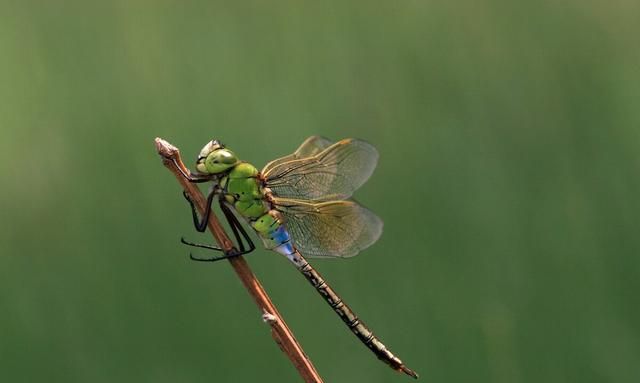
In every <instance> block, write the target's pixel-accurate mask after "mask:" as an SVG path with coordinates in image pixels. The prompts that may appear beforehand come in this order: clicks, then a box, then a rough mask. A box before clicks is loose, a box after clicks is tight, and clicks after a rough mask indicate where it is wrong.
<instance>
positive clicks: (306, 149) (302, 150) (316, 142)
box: [261, 136, 333, 174]
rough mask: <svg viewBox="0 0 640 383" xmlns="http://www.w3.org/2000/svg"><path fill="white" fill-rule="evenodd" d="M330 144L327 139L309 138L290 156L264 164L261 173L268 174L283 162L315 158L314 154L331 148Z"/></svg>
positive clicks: (319, 137) (331, 142)
mask: <svg viewBox="0 0 640 383" xmlns="http://www.w3.org/2000/svg"><path fill="white" fill-rule="evenodd" d="M331 144H333V141H330V140H329V139H327V138H324V137H321V136H311V137H309V138H307V139H306V140H304V142H303V143H302V144H301V145H300V147H298V149H296V151H295V152H293V153H292V154H289V155H288V156H284V157H281V158H278V159H275V160H273V161H271V162H269V163H268V164H266V165H265V167H264V168H263V169H262V172H261V173H262V174H264V173H268V172H269V171H270V170H271V169H272V168H273V167H275V166H276V165H280V164H282V163H283V162H288V161H292V160H299V159H300V158H306V157H311V156H315V155H316V154H318V153H320V152H321V151H323V150H324V149H326V148H328V147H329V146H331Z"/></svg>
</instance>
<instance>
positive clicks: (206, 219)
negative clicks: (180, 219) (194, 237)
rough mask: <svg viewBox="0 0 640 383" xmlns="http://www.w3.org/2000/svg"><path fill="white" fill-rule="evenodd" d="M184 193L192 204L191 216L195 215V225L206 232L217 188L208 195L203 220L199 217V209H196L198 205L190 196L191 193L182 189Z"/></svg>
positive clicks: (200, 230) (197, 228)
mask: <svg viewBox="0 0 640 383" xmlns="http://www.w3.org/2000/svg"><path fill="white" fill-rule="evenodd" d="M182 195H183V196H184V198H185V199H186V200H187V202H189V206H191V216H192V217H193V226H194V227H195V228H196V230H198V231H199V232H200V233H204V231H205V230H206V229H207V223H209V215H211V204H212V203H213V197H214V195H215V190H211V191H210V192H209V195H207V205H206V207H205V211H204V215H203V216H202V220H200V219H199V218H198V211H197V210H196V206H195V204H194V203H193V201H192V200H191V197H189V193H187V192H186V191H185V190H183V191H182Z"/></svg>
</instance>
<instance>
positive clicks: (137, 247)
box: [0, 0, 640, 382]
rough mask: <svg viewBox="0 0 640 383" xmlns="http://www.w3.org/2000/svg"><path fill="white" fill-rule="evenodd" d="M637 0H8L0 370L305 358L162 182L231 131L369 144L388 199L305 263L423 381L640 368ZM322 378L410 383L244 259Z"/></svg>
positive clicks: (286, 371) (150, 371)
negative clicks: (171, 148)
mask: <svg viewBox="0 0 640 383" xmlns="http://www.w3.org/2000/svg"><path fill="white" fill-rule="evenodd" d="M639 16H640V3H638V2H634V1H611V2H597V1H579V0H575V1H564V2H558V1H538V2H510V1H491V0H481V1H477V0H476V1H466V2H448V1H423V2H418V1H401V2H389V3H373V2H361V3H345V2H340V1H337V2H321V3H317V2H304V3H302V2H295V1H283V2H260V1H255V2H242V4H233V5H232V4H225V3H210V2H205V1H202V2H183V1H174V2H170V1H148V2H139V1H114V2H82V1H77V2H71V1H65V2H28V1H12V2H6V1H2V2H0V132H1V139H0V172H1V174H0V176H1V179H2V183H3V184H2V187H1V191H0V193H1V198H0V216H1V218H0V380H2V381H6V382H231V381H244V382H251V381H265V382H274V381H283V382H293V381H298V380H299V378H298V376H297V374H296V371H295V370H294V368H293V367H292V366H291V365H290V364H289V362H288V361H287V360H286V358H285V357H284V356H283V355H282V354H281V353H280V351H279V350H278V349H277V347H276V346H275V344H274V343H273V341H272V340H271V338H270V336H269V335H268V332H267V329H266V327H265V325H264V324H263V323H262V322H261V320H260V313H259V312H258V311H257V310H256V308H255V306H254V304H253V302H251V300H250V299H249V297H248V296H247V293H246V292H245V290H244V289H243V288H242V287H241V285H240V283H239V281H238V279H237V278H236V276H235V275H234V273H233V272H232V270H231V269H230V267H229V266H228V265H227V264H225V263H220V264H196V263H193V262H189V261H188V260H187V254H188V249H187V248H185V247H183V246H181V245H180V244H179V242H178V239H179V237H180V236H181V235H186V236H187V237H188V238H190V239H196V240H209V237H208V236H206V235H196V233H194V230H193V228H192V225H191V217H190V213H189V209H188V206H187V204H186V202H185V201H184V200H183V198H182V196H181V194H180V190H179V187H178V184H177V183H176V181H175V179H174V178H173V176H172V175H171V174H169V172H167V170H166V169H165V168H164V167H163V166H162V165H161V162H160V160H159V158H158V156H157V154H156V152H155V150H154V145H153V139H154V138H155V137H156V136H160V137H164V138H166V139H168V140H169V141H170V142H172V143H174V144H176V145H177V146H179V147H180V148H181V149H182V152H183V154H184V156H185V159H187V160H189V162H191V161H192V160H193V159H194V158H195V156H196V154H197V153H198V152H199V150H200V148H201V147H202V145H204V143H206V142H207V141H208V140H210V139H212V138H218V139H221V140H223V141H224V142H225V143H226V144H227V145H229V146H230V147H232V148H233V149H234V150H235V151H236V152H237V153H238V154H239V155H240V156H241V157H242V158H243V159H245V160H247V161H250V162H252V163H254V164H256V165H257V166H258V167H261V166H262V165H263V164H265V163H266V162H267V161H269V160H271V159H273V158H275V157H278V156H281V155H285V154H288V153H290V152H291V151H293V150H294V149H295V148H296V147H297V146H298V144H299V143H301V142H302V141H303V140H304V139H305V138H306V137H307V136H310V135H313V134H320V135H324V136H327V137H330V138H332V139H339V138H343V137H359V138H363V139H366V140H368V141H370V142H371V143H373V144H374V145H376V147H377V148H378V149H379V151H380V154H381V158H380V163H379V165H378V169H377V171H376V173H374V176H373V177H372V179H371V180H370V181H369V182H368V183H367V184H366V185H365V186H364V187H363V188H362V189H361V190H360V191H359V192H358V193H357V198H358V199H359V200H360V201H362V202H363V203H364V204H366V205H367V206H369V207H370V208H372V209H373V210H375V211H376V212H377V213H378V214H379V215H380V216H381V217H382V218H383V219H384V221H385V233H384V235H383V237H382V239H381V240H380V241H379V242H378V243H377V244H376V245H375V246H373V247H372V248H370V249H368V250H367V251H365V253H364V254H362V255H360V256H358V257H356V258H352V259H349V260H337V261H332V260H316V262H315V263H314V264H315V265H316V266H317V268H318V269H319V270H320V271H321V272H322V273H323V274H324V276H325V277H326V278H327V280H328V281H329V282H330V283H331V284H333V285H334V286H335V288H336V289H337V291H338V292H340V293H341V294H342V295H343V296H344V298H345V300H346V301H347V302H349V303H350V304H351V306H352V307H353V308H354V309H355V311H356V312H357V313H358V314H359V315H360V316H361V317H362V318H363V319H364V320H365V321H366V322H367V323H368V324H369V325H370V326H371V327H372V329H373V330H374V331H375V332H376V334H378V335H379V336H380V337H381V338H382V340H383V341H384V342H385V343H386V344H387V345H388V346H389V347H390V348H391V350H393V351H394V352H395V353H397V354H398V355H399V356H400V357H401V358H402V359H403V360H404V361H405V362H406V363H407V365H408V366H410V367H412V368H414V369H415V370H416V371H418V372H419V373H420V374H421V379H422V380H423V381H425V382H638V381H640V338H639V336H640V309H639V308H638V297H637V295H638V293H639V292H640V260H639V258H638V253H639V251H640V236H638V235H637V228H638V214H639V213H640V204H639V202H638V194H639V192H640V182H639V178H638V172H639V171H640V154H639V152H640V141H639V140H640V108H639V107H638V100H639V97H640V49H639V48H640V44H639V40H638V36H639V35H640V23H638V17H639ZM248 260H249V262H250V264H251V266H252V267H253V268H254V271H255V272H256V274H257V275H258V277H259V278H260V279H261V280H262V282H263V284H264V285H265V287H266V288H267V290H268V291H269V292H270V293H271V295H272V298H273V300H274V301H275V303H276V304H277V305H278V307H279V308H280V310H281V312H282V313H283V314H284V316H285V318H287V320H288V323H289V325H290V326H291V327H292V329H293V330H294V332H295V333H296V335H297V336H298V337H299V340H300V341H301V343H302V345H303V346H304V348H305V350H306V351H307V353H308V354H309V355H310V357H311V358H312V359H313V361H314V363H315V364H316V367H317V368H318V370H319V371H320V373H321V375H322V376H323V377H324V378H325V380H326V381H327V382H401V381H409V378H407V377H405V376H402V375H398V374H395V373H394V372H393V371H391V370H390V369H389V368H388V367H386V366H385V365H384V364H382V363H380V362H378V361H377V360H376V359H375V358H374V357H373V356H372V355H371V354H370V352H369V351H368V350H366V349H365V348H364V347H363V346H362V345H361V344H360V343H359V342H358V341H357V340H356V339H355V337H354V336H353V335H351V334H349V332H348V331H347V330H346V329H345V328H344V325H343V324H342V323H341V322H340V320H339V319H338V318H337V317H336V316H335V315H334V314H333V312H332V311H331V310H330V309H329V308H328V307H327V306H326V304H325V303H324V302H323V301H322V300H321V299H320V298H319V297H317V296H316V293H315V291H313V289H312V288H311V287H310V286H308V284H307V282H306V281H305V280H304V279H303V278H302V277H301V276H300V275H299V274H298V273H297V272H296V271H295V269H294V268H293V267H291V266H290V265H289V264H288V262H287V261H286V260H285V259H284V258H283V257H281V256H278V255H275V254H273V253H269V252H266V251H264V250H260V251H257V252H256V253H255V254H252V255H251V256H249V257H248Z"/></svg>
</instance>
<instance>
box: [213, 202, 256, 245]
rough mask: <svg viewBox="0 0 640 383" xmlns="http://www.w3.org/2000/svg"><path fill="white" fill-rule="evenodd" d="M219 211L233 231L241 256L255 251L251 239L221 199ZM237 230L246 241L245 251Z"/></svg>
mask: <svg viewBox="0 0 640 383" xmlns="http://www.w3.org/2000/svg"><path fill="white" fill-rule="evenodd" d="M220 209H221V210H222V212H223V213H224V215H225V217H226V218H227V222H228V223H229V226H231V230H232V231H233V234H234V235H235V237H236V240H237V241H238V246H239V247H240V251H241V252H242V253H243V254H248V253H250V252H252V251H253V250H255V249H256V246H255V245H254V244H253V241H252V240H251V237H250V236H249V234H247V232H246V231H245V230H244V227H243V226H242V224H241V223H240V222H239V221H238V218H237V217H236V215H235V214H233V212H232V211H231V209H229V206H228V205H227V204H226V203H225V201H224V200H223V199H220ZM238 230H239V231H240V233H241V234H242V237H243V238H244V239H245V241H247V244H248V245H249V250H246V251H245V248H244V243H243V241H242V240H241V238H240V236H239V235H238Z"/></svg>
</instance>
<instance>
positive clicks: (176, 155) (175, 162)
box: [155, 138, 322, 383]
mask: <svg viewBox="0 0 640 383" xmlns="http://www.w3.org/2000/svg"><path fill="white" fill-rule="evenodd" d="M155 143H156V149H157V150H158V154H160V156H161V157H162V162H163V163H164V166H166V167H167V168H168V169H169V170H170V171H171V172H172V173H173V175H174V176H175V177H176V178H177V179H178V182H179V183H180V185H182V187H183V188H184V190H185V191H186V192H187V193H188V194H189V196H190V197H191V200H192V201H193V202H194V204H195V206H196V208H197V209H198V211H199V212H200V214H201V215H203V214H204V212H205V209H208V208H209V207H208V206H207V203H206V199H205V197H204V196H203V195H202V192H201V191H200V189H199V188H198V187H197V186H196V185H195V184H193V183H191V182H189V181H188V180H187V179H186V178H185V177H184V176H183V174H190V173H189V170H188V169H187V167H186V166H184V163H182V159H181V157H180V151H179V150H178V148H176V147H175V146H173V145H171V144H170V143H168V142H167V141H165V140H163V139H161V138H156V140H155ZM208 227H209V230H210V231H211V233H212V234H213V237H214V238H215V240H216V242H217V243H218V245H220V247H221V248H222V249H223V250H226V251H228V250H231V249H232V247H233V242H232V241H231V240H230V239H229V237H228V236H227V234H226V233H225V231H224V229H223V228H222V226H221V225H220V222H219V221H218V219H217V218H216V217H215V215H214V214H213V213H211V215H210V217H209V222H208ZM228 260H229V263H230V264H231V266H232V267H233V270H234V271H235V272H236V274H237V275H238V278H240V280H241V281H242V284H243V285H244V287H245V288H246V289H247V291H248V292H249V295H251V297H252V298H253V301H254V302H255V303H256V305H257V306H258V309H259V310H260V312H261V313H262V315H263V316H262V317H263V320H264V321H265V323H268V324H269V325H270V326H271V336H272V337H273V339H274V340H275V341H276V343H277V344H278V346H279V347H280V349H281V350H282V352H284V353H285V354H286V355H287V357H288V358H289V360H291V363H293V365H294V366H295V367H296V369H297V370H298V372H299V373H300V376H302V378H303V379H304V381H305V382H314V383H318V382H322V378H321V377H320V375H319V374H318V372H317V371H316V369H315V367H314V366H313V363H311V360H310V359H309V357H308V356H307V355H306V354H305V353H304V351H303V350H302V347H300V344H299V343H298V341H297V340H296V338H295V337H294V336H293V333H292V332H291V330H290V329H289V327H288V326H287V324H286V323H285V321H284V319H282V316H281V315H280V313H279V312H278V310H277V309H276V307H275V306H274V305H273V303H272V302H271V299H270V298H269V296H268V295H267V293H266V291H265V290H264V288H263V287H262V285H261V284H260V281H258V279H257V278H256V276H255V275H254V274H253V272H252V271H251V269H250V268H249V265H248V264H247V262H246V261H245V260H244V258H243V257H242V256H237V257H232V258H229V259H228Z"/></svg>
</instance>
